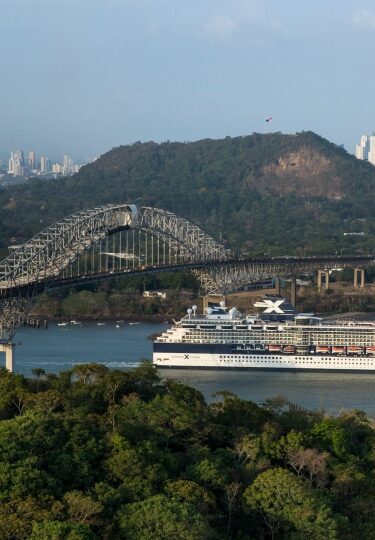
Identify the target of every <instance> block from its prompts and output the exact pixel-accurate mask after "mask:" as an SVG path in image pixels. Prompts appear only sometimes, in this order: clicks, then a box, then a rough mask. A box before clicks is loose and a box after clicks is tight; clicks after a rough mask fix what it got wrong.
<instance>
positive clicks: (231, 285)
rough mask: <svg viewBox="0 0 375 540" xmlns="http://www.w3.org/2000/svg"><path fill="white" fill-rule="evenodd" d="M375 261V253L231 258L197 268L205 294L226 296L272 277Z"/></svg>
mask: <svg viewBox="0 0 375 540" xmlns="http://www.w3.org/2000/svg"><path fill="white" fill-rule="evenodd" d="M374 264H375V256H372V255H370V256H336V257H300V258H299V257H287V258H284V257H275V258H264V259H262V258H257V259H245V258H244V259H242V260H228V261H226V262H224V263H221V264H215V263H214V264H211V265H210V266H207V268H203V269H201V268H200V269H194V270H193V273H194V274H195V276H196V277H197V279H198V280H199V282H200V284H201V287H202V289H203V291H204V292H205V294H221V295H225V294H228V293H229V292H233V291H236V290H241V289H243V288H244V287H245V286H246V285H250V284H251V283H255V282H257V281H261V280H263V279H269V278H272V277H290V276H297V275H301V274H305V273H312V272H317V271H318V270H327V271H330V270H338V269H341V268H365V267H368V266H371V265H374Z"/></svg>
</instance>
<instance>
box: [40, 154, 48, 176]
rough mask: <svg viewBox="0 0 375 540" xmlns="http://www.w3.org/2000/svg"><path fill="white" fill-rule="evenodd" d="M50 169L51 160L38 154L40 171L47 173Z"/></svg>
mask: <svg viewBox="0 0 375 540" xmlns="http://www.w3.org/2000/svg"><path fill="white" fill-rule="evenodd" d="M50 170H51V162H50V160H49V159H48V157H46V156H40V172H41V173H48V172H50Z"/></svg>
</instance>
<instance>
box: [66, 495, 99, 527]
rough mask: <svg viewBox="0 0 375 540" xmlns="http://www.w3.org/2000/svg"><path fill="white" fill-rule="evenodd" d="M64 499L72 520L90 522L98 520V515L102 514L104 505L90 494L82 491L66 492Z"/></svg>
mask: <svg viewBox="0 0 375 540" xmlns="http://www.w3.org/2000/svg"><path fill="white" fill-rule="evenodd" d="M64 500H65V502H66V504H67V507H68V515H69V517H70V519H71V520H72V521H75V522H77V523H84V524H90V523H95V522H96V516H97V515H98V514H100V512H101V511H102V509H103V506H102V504H101V503H100V502H98V501H95V500H94V499H92V498H91V497H89V496H88V495H84V494H83V493H82V492H80V491H69V492H67V493H65V495H64Z"/></svg>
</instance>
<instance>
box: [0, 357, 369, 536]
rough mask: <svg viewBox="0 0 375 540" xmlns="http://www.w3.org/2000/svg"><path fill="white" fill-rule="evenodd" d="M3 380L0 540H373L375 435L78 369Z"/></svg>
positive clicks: (349, 424) (144, 374) (285, 406)
mask: <svg viewBox="0 0 375 540" xmlns="http://www.w3.org/2000/svg"><path fill="white" fill-rule="evenodd" d="M33 374H34V378H33V379H26V378H24V377H23V376H21V375H15V374H12V373H9V372H7V371H6V370H5V369H2V370H1V371H0V416H1V420H0V450H1V451H0V497H1V505H0V538H1V539H2V540H18V539H27V538H28V539H31V540H94V539H104V540H106V539H107V540H113V539H122V538H123V539H126V540H166V539H171V540H172V539H173V540H209V539H212V540H214V539H217V540H222V539H225V538H228V539H236V540H254V539H257V540H269V539H274V540H277V539H283V540H293V539H294V540H297V539H300V540H302V539H303V540H307V539H311V540H334V539H340V540H354V539H358V540H363V539H366V540H371V539H374V538H375V514H374V504H375V477H374V459H375V458H374V456H375V452H374V450H375V431H374V426H373V424H372V422H370V420H369V419H368V418H367V417H366V416H365V415H364V414H363V413H361V412H359V411H351V412H350V411H343V412H342V413H341V414H340V416H338V417H337V418H333V417H330V416H328V415H327V414H325V413H324V411H307V410H304V409H301V408H300V407H298V406H296V405H293V404H292V403H289V402H288V401H287V400H285V399H284V398H282V397H278V398H274V399H270V400H267V401H266V402H265V403H263V404H261V405H256V404H255V403H253V402H251V401H244V400H242V399H240V398H238V397H236V396H235V395H233V394H230V393H226V392H223V393H220V394H218V395H216V396H215V397H214V401H212V402H211V403H209V404H207V403H206V402H205V400H204V399H203V396H202V395H201V394H200V393H199V392H198V391H196V390H194V389H193V388H190V387H188V386H185V385H183V384H181V383H178V382H175V381H172V380H168V379H166V380H161V379H160V378H159V376H158V374H157V372H156V370H155V369H154V368H153V367H152V366H151V365H150V364H148V363H143V364H141V365H140V367H138V368H136V369H134V370H132V371H110V370H108V369H107V368H106V367H105V366H103V365H98V364H85V365H77V366H76V367H75V368H74V369H73V370H72V371H67V372H62V373H60V374H59V375H54V374H49V373H45V372H44V370H42V369H34V371H33Z"/></svg>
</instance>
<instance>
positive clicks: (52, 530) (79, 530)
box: [29, 521, 95, 540]
mask: <svg viewBox="0 0 375 540" xmlns="http://www.w3.org/2000/svg"><path fill="white" fill-rule="evenodd" d="M94 539H95V536H94V534H93V533H92V531H91V530H90V528H89V527H88V526H87V525H82V524H76V523H65V522H61V521H42V522H41V523H34V524H33V530H32V533H31V535H30V536H29V540H94Z"/></svg>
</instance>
